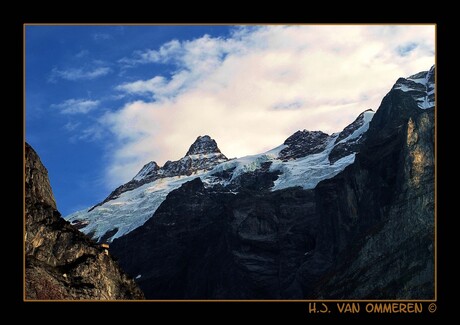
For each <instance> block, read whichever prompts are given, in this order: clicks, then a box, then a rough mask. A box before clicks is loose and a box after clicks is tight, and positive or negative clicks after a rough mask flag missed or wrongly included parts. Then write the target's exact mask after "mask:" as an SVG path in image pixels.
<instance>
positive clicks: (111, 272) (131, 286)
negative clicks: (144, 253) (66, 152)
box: [25, 143, 143, 300]
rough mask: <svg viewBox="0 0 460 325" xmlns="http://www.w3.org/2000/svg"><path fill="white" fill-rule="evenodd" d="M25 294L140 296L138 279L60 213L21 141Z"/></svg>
mask: <svg viewBox="0 0 460 325" xmlns="http://www.w3.org/2000/svg"><path fill="white" fill-rule="evenodd" d="M25 194H26V197H25V254H26V255H25V263H26V265H25V266H26V274H25V294H26V297H25V298H26V299H28V300H29V299H33V300H35V299H39V300H41V299H46V300H56V299H95V300H107V299H108V300H114V299H143V293H142V292H141V291H140V290H139V288H138V287H137V285H136V283H135V282H134V281H133V280H132V279H130V278H129V277H128V276H127V275H126V274H125V273H124V272H122V271H121V270H120V268H119V266H118V264H117V263H116V262H115V261H114V260H113V258H112V257H111V256H109V255H107V254H106V253H105V251H104V249H103V248H101V247H100V246H99V245H97V244H96V243H95V242H93V241H92V240H91V239H90V238H89V237H87V236H86V235H84V234H82V233H81V232H79V231H78V230H77V229H76V228H74V227H73V226H71V225H70V224H69V223H68V222H67V221H65V220H64V219H62V218H61V217H60V213H59V212H58V211H57V208H56V202H55V200H54V196H53V192H52V190H51V186H50V183H49V179H48V172H47V170H46V168H45V167H44V166H43V164H42V162H41V161H40V158H39V157H38V155H37V153H36V152H35V151H34V150H33V149H32V147H30V146H29V145H28V144H27V143H26V144H25Z"/></svg>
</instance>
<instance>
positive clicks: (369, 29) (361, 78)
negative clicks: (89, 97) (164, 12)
mask: <svg viewBox="0 0 460 325" xmlns="http://www.w3.org/2000/svg"><path fill="white" fill-rule="evenodd" d="M434 30H435V29H434V26H433V25H426V26H423V25H419V26H250V27H235V28H234V29H233V30H232V32H231V33H230V34H229V36H227V37H212V36H210V35H203V36H202V37H199V38H195V39H192V40H178V39H173V40H171V41H169V42H166V43H164V44H163V45H161V46H159V47H157V48H154V49H148V50H143V51H135V52H133V54H132V55H131V56H129V57H124V58H122V59H121V60H119V61H118V63H119V64H120V67H121V68H122V69H124V68H130V67H138V66H140V65H146V67H147V66H148V65H152V64H154V65H156V66H158V65H164V66H167V67H168V69H166V70H167V71H172V72H171V73H170V74H166V73H159V72H153V71H159V70H158V69H152V74H151V76H149V77H147V78H146V77H145V75H144V78H142V79H140V78H138V79H137V80H135V79H134V80H130V81H126V82H123V83H120V84H118V85H116V86H115V90H116V91H119V92H122V93H125V94H129V95H132V96H139V95H141V96H142V97H140V98H135V99H133V100H132V101H131V102H127V103H125V104H124V106H123V107H121V108H120V109H118V110H116V111H111V112H107V113H106V114H105V115H104V116H103V117H102V118H101V119H100V123H101V125H104V126H105V127H106V128H108V129H109V130H110V131H111V132H112V134H114V135H115V137H116V140H117V141H118V145H117V146H114V148H115V149H114V151H112V152H111V157H112V159H111V160H110V161H111V165H110V166H109V167H108V170H107V177H108V186H109V187H111V186H115V185H119V184H120V183H122V182H125V181H127V180H129V179H130V178H132V177H133V176H134V175H135V173H136V172H137V171H138V169H140V168H141V167H142V165H143V164H145V163H146V162H148V161H150V160H155V161H157V162H158V163H159V164H163V163H164V162H165V161H166V160H174V159H178V158H180V157H181V156H183V154H184V153H185V152H186V150H187V148H188V146H189V145H190V144H191V143H192V142H193V140H194V139H195V138H196V137H197V136H198V135H200V134H212V135H213V137H214V138H215V139H216V141H217V142H218V144H219V147H220V148H221V150H222V152H223V153H224V154H225V155H227V156H228V157H235V156H243V155H247V154H254V153H257V152H262V151H264V150H268V149H271V148H272V147H274V146H276V145H278V144H280V143H282V142H283V141H284V140H285V139H286V138H287V137H288V136H289V135H291V134H292V133H293V132H295V131H296V130H299V129H309V130H322V131H324V132H327V133H333V132H337V131H340V130H341V129H342V128H343V127H345V126H346V125H347V124H348V123H350V122H352V121H353V120H354V119H355V118H356V116H357V115H358V114H359V113H361V112H362V111H364V110H365V109H368V108H373V109H377V108H378V106H379V104H380V101H381V100H382V98H383V96H384V95H385V94H386V93H387V92H388V90H389V89H390V88H391V86H392V85H393V83H394V82H395V80H396V79H397V78H398V77H402V76H408V75H411V74H413V73H416V72H418V71H422V70H426V69H428V68H429V67H431V66H432V65H433V63H434ZM160 71H161V69H160ZM128 98H130V97H128Z"/></svg>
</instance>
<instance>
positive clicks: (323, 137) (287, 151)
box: [279, 130, 329, 161]
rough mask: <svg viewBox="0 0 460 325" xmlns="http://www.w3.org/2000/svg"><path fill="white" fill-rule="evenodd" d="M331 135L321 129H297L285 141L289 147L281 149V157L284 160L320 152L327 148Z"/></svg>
mask: <svg viewBox="0 0 460 325" xmlns="http://www.w3.org/2000/svg"><path fill="white" fill-rule="evenodd" d="M327 140H329V135H327V134H326V133H323V132H321V131H307V130H303V131H297V132H296V133H294V134H293V135H291V136H290V137H289V138H287V139H286V141H284V144H285V145H287V146H288V147H286V148H284V149H283V150H281V152H280V153H279V158H280V159H281V160H283V161H287V160H290V159H296V158H301V157H305V156H307V155H311V154H314V153H318V152H321V151H323V150H324V149H325V148H326V145H327Z"/></svg>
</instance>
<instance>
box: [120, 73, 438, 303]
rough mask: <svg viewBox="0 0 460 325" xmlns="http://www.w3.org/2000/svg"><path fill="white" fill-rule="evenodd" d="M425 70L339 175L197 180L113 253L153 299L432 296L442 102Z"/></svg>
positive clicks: (393, 98) (395, 97) (382, 111)
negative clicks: (230, 184) (221, 182)
mask: <svg viewBox="0 0 460 325" xmlns="http://www.w3.org/2000/svg"><path fill="white" fill-rule="evenodd" d="M419 75H421V77H420V76H419ZM418 77H420V78H418ZM422 77H423V78H425V79H426V82H427V85H426V87H419V88H420V89H418V88H417V89H412V88H411V89H410V90H409V91H408V89H407V87H408V86H407V85H405V88H404V87H401V86H400V85H401V83H402V79H400V80H398V83H397V84H396V85H395V87H393V89H392V90H391V91H390V92H389V94H388V95H387V96H385V98H384V99H383V101H382V103H381V106H380V107H379V109H378V110H377V112H376V113H375V116H374V118H373V120H372V121H371V123H370V126H369V130H368V132H367V133H366V137H365V138H364V139H363V142H362V143H360V144H359V146H360V152H359V153H358V154H357V155H356V158H355V162H354V163H353V164H352V165H350V166H348V167H346V168H345V170H344V171H343V172H341V173H339V174H338V175H337V176H335V177H333V178H331V179H328V180H324V181H322V182H320V183H319V184H318V185H317V186H316V187H315V188H314V189H311V190H304V189H301V188H288V189H284V190H279V191H273V192H271V191H270V188H271V187H272V185H273V181H274V180H276V178H277V175H276V174H274V173H271V172H270V171H269V168H266V169H265V170H256V171H254V172H251V173H247V174H245V175H242V176H241V177H242V181H241V182H240V186H241V187H240V189H239V192H238V193H237V194H235V193H233V192H231V191H230V189H228V188H222V187H215V188H205V187H204V186H203V183H202V182H201V180H200V179H199V178H197V179H195V180H193V181H191V182H188V183H186V184H184V185H182V187H181V188H179V189H177V190H174V191H172V192H171V193H169V195H168V197H167V199H166V200H165V201H164V202H163V203H162V204H161V206H160V207H159V208H158V210H157V211H156V212H155V214H154V216H153V217H152V218H151V219H149V220H148V221H147V222H146V223H145V224H144V225H143V226H141V227H139V228H137V229H135V230H134V231H132V232H131V233H128V234H127V235H125V236H122V237H120V238H118V239H116V240H115V241H114V242H113V244H112V246H111V249H112V252H113V254H115V255H116V256H118V257H119V260H120V264H121V265H122V266H123V268H124V269H125V270H126V271H127V272H128V273H129V274H131V275H132V276H133V277H136V281H137V282H138V284H139V286H140V287H141V288H142V289H143V290H144V292H145V294H146V296H147V297H148V298H166V299H301V298H309V299H312V298H328V299H332V298H333V299H343V298H346V299H379V298H383V299H432V298H433V297H434V184H435V182H434V181H435V180H434V106H432V105H431V104H430V103H432V101H431V102H430V101H428V100H424V101H423V103H424V105H423V107H421V106H420V103H421V102H422V101H421V100H420V98H430V97H429V96H431V94H429V92H431V89H432V88H433V87H431V86H430V87H428V81H429V82H431V83H434V70H433V69H432V70H430V71H429V72H425V73H422V74H417V78H412V79H416V80H419V79H422ZM404 80H405V79H404ZM407 80H409V81H410V78H408V79H407ZM407 84H408V85H411V83H410V82H408V83H407ZM422 88H423V89H422ZM422 93H423V94H425V93H426V94H425V95H423V94H422ZM423 96H425V97H423ZM433 100H434V99H433ZM426 103H428V104H426ZM430 105H431V106H430ZM261 184H263V186H261Z"/></svg>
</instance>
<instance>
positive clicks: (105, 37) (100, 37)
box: [93, 33, 113, 41]
mask: <svg viewBox="0 0 460 325" xmlns="http://www.w3.org/2000/svg"><path fill="white" fill-rule="evenodd" d="M112 38H113V37H112V35H110V34H107V33H94V34H93V40H95V41H106V40H109V39H112Z"/></svg>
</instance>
